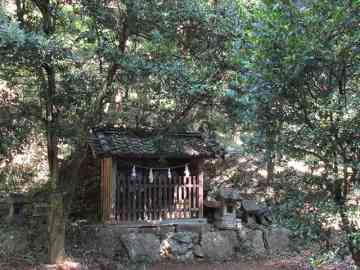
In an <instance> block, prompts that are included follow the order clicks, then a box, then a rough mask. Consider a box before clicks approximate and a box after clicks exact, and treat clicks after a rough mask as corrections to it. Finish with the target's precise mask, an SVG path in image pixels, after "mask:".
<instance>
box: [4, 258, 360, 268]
mask: <svg viewBox="0 0 360 270" xmlns="http://www.w3.org/2000/svg"><path fill="white" fill-rule="evenodd" d="M0 269H1V270H125V269H126V270H354V269H356V268H355V267H354V265H353V264H352V263H351V258H350V257H348V258H346V259H345V260H344V261H342V262H339V263H332V264H329V265H322V266H321V267H312V266H310V264H309V263H308V260H307V258H306V257H304V256H295V257H289V258H270V259H265V258H263V259H259V258H251V257H248V258H240V259H234V260H231V261H226V262H208V261H196V262H189V263H175V262H170V261H165V262H159V263H156V264H153V265H144V264H140V265H119V264H117V265H114V264H111V263H110V264H109V263H107V262H106V261H104V260H98V259H96V258H91V259H90V258H89V260H87V263H86V264H80V263H76V262H71V261H68V262H66V263H64V264H62V265H36V264H30V263H28V262H26V261H25V260H24V259H21V258H16V257H11V258H9V257H7V258H4V257H1V256H0Z"/></svg>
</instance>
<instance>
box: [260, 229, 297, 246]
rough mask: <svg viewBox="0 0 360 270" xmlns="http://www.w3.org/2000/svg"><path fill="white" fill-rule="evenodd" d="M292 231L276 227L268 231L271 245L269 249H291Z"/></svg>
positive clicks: (267, 234)
mask: <svg viewBox="0 0 360 270" xmlns="http://www.w3.org/2000/svg"><path fill="white" fill-rule="evenodd" d="M290 234H291V231H290V230H288V229H286V228H282V227H274V228H271V229H270V230H269V231H267V233H266V241H267V243H268V245H269V249H270V250H271V251H272V252H284V251H287V250H288V249H289V244H290V239H289V236H290Z"/></svg>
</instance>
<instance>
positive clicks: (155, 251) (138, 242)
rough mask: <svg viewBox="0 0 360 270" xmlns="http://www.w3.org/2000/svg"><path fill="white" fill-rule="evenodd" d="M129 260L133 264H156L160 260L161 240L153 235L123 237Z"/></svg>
mask: <svg viewBox="0 0 360 270" xmlns="http://www.w3.org/2000/svg"><path fill="white" fill-rule="evenodd" d="M122 243H123V244H124V246H125V248H126V250H127V253H128V255H129V258H130V260H131V261H133V262H154V261H158V260H159V259H160V240H159V239H158V238H157V237H156V235H154V234H151V233H144V234H137V233H130V234H127V235H123V236H122Z"/></svg>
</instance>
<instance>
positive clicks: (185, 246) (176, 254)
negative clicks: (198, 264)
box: [160, 232, 199, 261]
mask: <svg viewBox="0 0 360 270" xmlns="http://www.w3.org/2000/svg"><path fill="white" fill-rule="evenodd" d="M198 239H199V235H198V234H196V233H193V232H177V233H169V234H168V235H167V238H166V239H164V240H163V241H162V242H161V247H160V250H161V255H162V256H163V257H169V258H173V259H176V260H181V261H184V260H188V259H193V257H194V256H193V252H192V248H193V246H194V243H197V242H198V241H199V240H198Z"/></svg>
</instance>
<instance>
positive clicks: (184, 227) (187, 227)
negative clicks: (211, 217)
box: [176, 224, 212, 233]
mask: <svg viewBox="0 0 360 270" xmlns="http://www.w3.org/2000/svg"><path fill="white" fill-rule="evenodd" d="M211 230H212V226H211V225H210V224H178V225H176V231H177V232H194V233H205V232H208V231H211Z"/></svg>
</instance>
